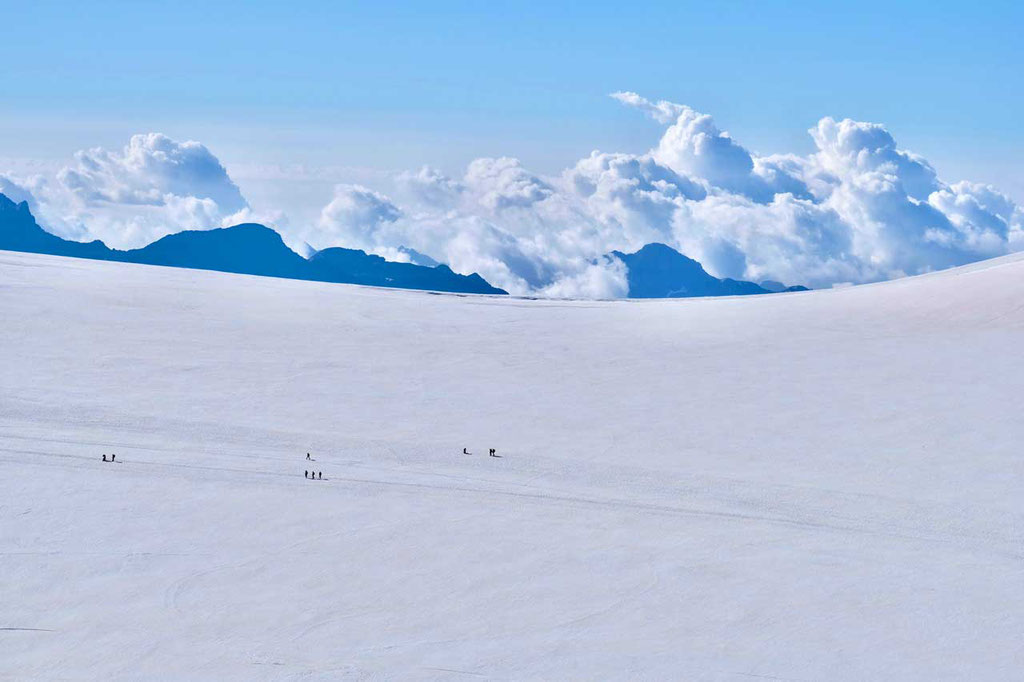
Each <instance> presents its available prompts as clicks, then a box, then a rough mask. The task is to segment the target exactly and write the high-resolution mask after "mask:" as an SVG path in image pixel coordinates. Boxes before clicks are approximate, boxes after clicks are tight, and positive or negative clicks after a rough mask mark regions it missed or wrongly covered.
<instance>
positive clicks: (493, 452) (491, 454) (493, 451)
mask: <svg viewBox="0 0 1024 682" xmlns="http://www.w3.org/2000/svg"><path fill="white" fill-rule="evenodd" d="M487 454H488V455H490V456H491V457H497V456H498V451H497V450H495V449H494V448H491V449H490V451H489V452H488V453H487Z"/></svg>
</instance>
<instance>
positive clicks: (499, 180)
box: [465, 157, 554, 210]
mask: <svg viewBox="0 0 1024 682" xmlns="http://www.w3.org/2000/svg"><path fill="white" fill-rule="evenodd" d="M465 183H466V185H467V186H468V187H469V188H470V189H471V190H473V191H474V192H476V194H477V200H478V201H479V202H480V203H481V204H482V205H484V206H486V207H487V208H490V209H491V210H500V209H504V208H526V207H529V206H530V205H532V204H535V203H537V202H539V201H544V200H545V199H547V198H548V197H550V196H551V195H552V194H554V190H553V189H552V188H551V186H550V185H548V184H547V183H546V182H544V181H543V180H541V179H540V178H538V177H537V176H535V175H532V174H530V173H528V172H527V171H526V170H525V169H524V168H523V167H522V165H520V163H519V159H512V158H509V157H502V158H500V159H477V160H476V161H473V162H472V163H470V164H469V168H468V169H466V177H465Z"/></svg>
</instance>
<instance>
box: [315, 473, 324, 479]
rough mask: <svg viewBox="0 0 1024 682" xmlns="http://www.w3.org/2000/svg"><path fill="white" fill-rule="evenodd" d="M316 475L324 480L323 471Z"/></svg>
mask: <svg viewBox="0 0 1024 682" xmlns="http://www.w3.org/2000/svg"><path fill="white" fill-rule="evenodd" d="M316 477H317V478H318V479H320V480H321V481H322V480H324V472H322V471H319V472H317V475H316Z"/></svg>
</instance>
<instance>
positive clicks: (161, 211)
mask: <svg viewBox="0 0 1024 682" xmlns="http://www.w3.org/2000/svg"><path fill="white" fill-rule="evenodd" d="M12 182H13V183H14V185H15V186H12V185H11V183H12ZM19 187H20V188H21V189H22V190H23V191H24V192H27V193H28V194H29V195H30V196H32V197H33V198H34V205H33V211H34V212H35V213H37V214H38V215H39V217H40V218H41V220H42V221H43V222H44V223H45V224H46V225H47V227H48V228H50V229H52V230H53V231H54V232H56V233H58V234H60V235H61V236H64V237H68V238H72V239H93V238H98V239H103V240H104V241H105V242H107V243H108V244H109V245H111V246H114V247H120V248H130V247H137V246H142V245H144V244H147V243H149V242H151V241H153V240H154V239H157V238H159V237H161V236H163V235H165V234H169V233H171V232H177V231H180V230H183V229H208V228H213V227H221V226H222V225H226V224H232V223H235V222H242V221H244V220H260V221H264V222H271V223H274V224H277V221H276V220H275V218H277V217H281V216H280V214H278V213H262V212H259V213H258V212H254V211H253V210H252V208H251V207H250V206H249V204H248V202H247V201H246V200H245V198H244V197H243V196H242V194H241V192H240V191H239V189H238V186H237V185H235V183H234V182H233V181H232V180H231V178H230V177H229V176H228V173H227V171H226V170H225V168H224V166H223V165H222V164H221V162H220V161H219V160H218V159H217V157H216V156H214V155H213V153H212V152H210V150H209V149H207V148H206V147H205V146H203V145H202V144H200V143H198V142H193V141H187V142H176V141H175V140H172V139H171V138H169V137H167V136H165V135H161V134H159V133H149V134H144V135H134V136H132V137H131V139H130V140H129V141H128V144H127V145H125V146H124V147H123V148H122V149H120V150H107V149H103V148H94V149H88V150H83V151H79V152H78V153H76V154H75V156H74V161H73V162H72V163H71V164H68V165H66V166H64V167H62V168H60V169H59V170H58V171H57V172H56V173H54V174H53V175H50V176H44V175H35V176H31V177H28V178H20V179H13V180H12V179H11V178H7V179H6V180H5V181H4V183H0V191H4V193H5V194H9V193H15V194H17V193H18V188H19ZM32 203H33V202H31V201H30V204H32Z"/></svg>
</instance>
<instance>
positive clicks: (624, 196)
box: [325, 92, 1024, 298]
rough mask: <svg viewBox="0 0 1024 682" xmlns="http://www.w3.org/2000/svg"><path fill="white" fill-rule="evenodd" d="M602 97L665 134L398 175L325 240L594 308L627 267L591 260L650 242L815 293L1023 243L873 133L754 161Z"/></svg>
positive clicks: (826, 127)
mask: <svg viewBox="0 0 1024 682" xmlns="http://www.w3.org/2000/svg"><path fill="white" fill-rule="evenodd" d="M612 97H614V98H615V99H616V100H618V101H621V102H623V103H625V104H627V105H629V106H631V107H634V108H637V109H639V110H641V111H643V112H644V113H646V114H647V115H649V116H651V117H652V118H654V119H655V120H657V121H660V122H662V123H664V124H665V125H666V128H665V131H664V133H663V134H662V136H661V138H660V139H659V140H658V141H657V142H656V144H654V145H653V146H652V148H651V149H650V150H648V151H647V152H644V153H640V154H629V153H609V152H601V151H595V152H593V153H591V154H590V155H589V156H587V157H585V158H583V159H580V160H579V161H578V162H577V163H576V164H575V165H573V166H572V167H570V168H568V169H566V170H565V171H564V172H563V173H561V174H560V175H559V176H556V177H549V178H545V177H541V176H539V175H536V174H534V173H531V172H530V171H529V170H527V169H526V168H524V167H523V166H522V164H521V163H520V162H519V161H518V160H516V159H513V158H509V157H503V158H497V159H493V158H486V159H477V160H475V161H473V162H471V163H470V164H469V165H468V167H467V168H466V170H465V172H464V174H463V175H462V177H450V176H448V175H446V174H444V173H442V172H440V171H438V170H436V169H431V168H422V169H420V170H419V171H415V172H406V173H402V174H399V176H398V177H397V183H396V184H397V186H398V191H399V192H400V193H401V194H402V195H403V196H404V197H405V198H406V199H407V201H406V203H405V204H404V205H403V207H402V208H401V209H399V208H398V206H397V205H396V203H395V202H394V201H393V200H392V199H390V198H387V197H383V196H382V195H375V196H374V197H373V200H372V202H371V203H372V205H373V206H374V207H375V208H374V209H373V210H368V211H367V212H365V214H364V213H359V215H361V216H363V218H360V219H358V220H356V219H353V218H351V217H349V215H348V214H349V212H348V210H347V209H346V211H345V215H346V219H345V220H344V221H331V223H330V227H329V228H328V231H332V233H334V234H337V235H343V236H344V238H346V239H349V240H350V241H351V242H352V243H357V244H359V245H361V246H363V247H364V248H368V249H369V250H373V251H375V252H377V253H387V250H388V249H394V248H396V247H398V246H400V245H401V246H408V247H411V248H414V249H416V250H418V251H420V252H423V253H426V254H429V255H430V256H432V257H433V258H436V259H439V260H441V261H444V262H447V263H449V264H450V265H451V266H452V267H453V268H455V269H456V270H459V271H462V272H469V271H476V272H480V273H481V274H482V275H483V276H484V277H486V278H487V279H489V280H490V281H492V282H493V283H495V284H496V285H498V286H501V287H503V288H505V289H508V290H509V291H512V292H513V293H522V294H540V295H547V296H584V297H597V298H603V297H614V296H618V295H623V294H624V293H625V292H626V290H627V288H626V278H625V270H624V266H623V265H622V264H621V263H620V262H618V261H617V260H615V259H607V258H604V255H605V254H607V253H609V252H610V251H612V250H623V251H631V250H635V249H637V248H639V247H641V246H643V245H644V244H646V243H650V242H652V241H658V242H664V243H666V244H669V245H670V246H673V247H675V248H677V249H678V250H680V251H681V252H683V253H685V254H687V255H689V256H691V257H693V258H696V259H697V260H699V261H700V262H701V263H702V264H704V266H705V267H706V268H707V269H708V271H709V272H712V273H713V274H715V275H717V276H720V277H734V278H742V279H750V280H754V281H761V280H766V279H770V280H777V281H783V282H787V283H791V284H794V283H800V284H808V285H811V286H816V287H820V286H830V285H832V284H834V283H841V282H867V281H875V280H879V279H885V278H889V277H895V276H900V275H904V274H915V273H921V272H927V271H929V270H934V269H939V268H945V267H949V266H952V265H958V264H961V263H966V262H969V261H971V260H976V259H978V258H984V257H988V256H992V255H997V254H1000V253H1005V252H1007V251H1008V250H1011V249H1015V248H1021V247H1022V246H1024V239H1022V227H1021V225H1022V211H1021V209H1020V207H1018V206H1017V205H1016V204H1015V203H1014V202H1013V201H1011V200H1010V199H1009V198H1007V197H1006V196H1005V195H1002V194H1000V193H999V192H998V191H996V190H994V189H993V188H991V187H987V186H981V185H975V184H972V183H968V182H959V183H954V184H946V183H944V182H942V181H941V180H940V179H939V177H938V175H937V173H936V172H935V170H934V169H933V168H932V167H931V166H930V165H929V164H928V163H927V161H925V160H924V159H923V158H921V157H920V156H918V155H916V154H913V153H912V152H909V151H906V150H902V149H900V148H899V147H898V146H897V144H896V141H895V139H894V138H893V137H892V135H891V134H890V133H889V132H888V131H887V130H885V128H883V127H882V126H880V125H877V124H872V123H862V122H857V121H852V120H842V121H836V120H834V119H831V118H824V119H822V120H821V121H820V122H819V123H818V124H817V125H816V126H815V127H814V128H812V129H811V130H810V131H809V133H810V135H811V138H812V140H813V141H814V143H815V147H816V149H815V151H814V153H812V154H809V155H807V156H798V155H772V156H760V155H758V154H756V153H755V152H752V151H751V150H749V149H747V148H746V147H744V146H743V145H742V144H740V143H739V142H738V141H736V140H734V139H733V138H732V137H731V136H730V135H729V134H728V133H727V132H725V131H723V130H721V129H720V128H719V127H718V126H717V125H716V124H715V122H714V120H713V119H712V118H711V117H710V116H708V115H706V114H702V113H700V112H697V111H694V110H693V109H691V108H690V107H687V106H684V105H681V104H674V103H672V102H665V101H658V102H652V101H650V100H647V99H645V98H643V97H641V96H639V95H637V94H635V93H629V92H620V93H615V94H614V95H612ZM335 201H337V198H336V199H335ZM335 201H332V205H333V204H334V203H335ZM346 201H348V200H346ZM325 211H326V210H325ZM335 223H345V224H346V225H349V227H347V228H346V229H345V230H342V231H336V230H335V228H334V225H335ZM353 225H357V226H356V227H352V226H353ZM359 226H361V227H359Z"/></svg>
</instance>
